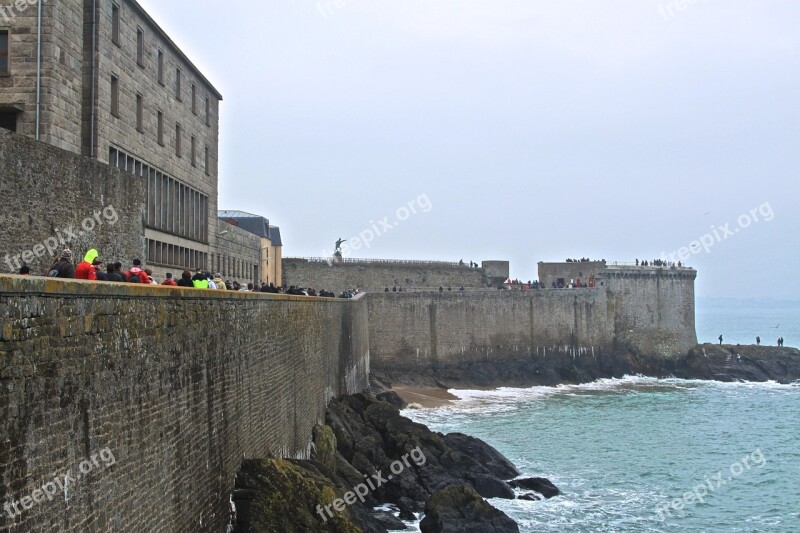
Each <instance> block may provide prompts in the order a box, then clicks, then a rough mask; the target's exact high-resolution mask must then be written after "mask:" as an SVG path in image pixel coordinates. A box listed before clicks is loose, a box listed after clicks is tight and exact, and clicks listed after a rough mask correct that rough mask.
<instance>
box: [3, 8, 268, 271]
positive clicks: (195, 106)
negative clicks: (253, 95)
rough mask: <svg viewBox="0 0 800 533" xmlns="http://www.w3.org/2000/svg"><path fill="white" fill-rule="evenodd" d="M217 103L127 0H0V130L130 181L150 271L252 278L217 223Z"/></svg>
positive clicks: (253, 265)
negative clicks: (142, 200) (136, 179)
mask: <svg viewBox="0 0 800 533" xmlns="http://www.w3.org/2000/svg"><path fill="white" fill-rule="evenodd" d="M221 100H222V95H221V94H220V93H219V91H218V90H217V89H216V88H214V86H213V85H212V84H211V82H210V81H209V80H208V79H207V78H206V77H205V76H204V75H203V73H202V72H200V70H198V69H197V67H195V65H194V64H193V63H192V61H191V60H190V59H189V58H188V57H187V56H186V55H185V54H184V53H183V52H182V51H181V50H180V48H178V47H177V45H176V44H175V43H174V42H173V41H172V39H170V37H169V36H168V35H167V34H166V32H164V30H162V29H161V27H160V26H159V25H158V24H157V23H156V22H155V21H154V20H153V19H152V18H151V17H150V16H149V15H148V14H147V13H146V12H145V11H144V9H143V8H142V7H141V6H140V5H139V3H138V2H136V1H135V0H59V1H58V2H52V1H47V0H42V1H38V0H0V127H3V128H6V129H9V130H12V131H15V132H17V133H21V134H23V135H27V136H30V137H33V138H35V139H37V140H39V141H42V142H45V143H48V144H51V145H54V146H57V147H59V148H63V149H65V150H68V151H71V152H74V153H77V154H81V155H84V156H87V157H91V158H93V159H96V160H98V161H100V162H103V163H108V164H110V165H112V166H115V167H118V168H120V169H122V170H124V171H126V172H130V173H132V174H134V175H136V176H140V177H141V178H142V180H144V181H145V183H146V208H145V210H144V213H143V216H144V227H145V234H144V238H145V243H144V249H145V254H146V257H145V260H146V263H147V264H148V266H150V267H151V268H153V269H154V271H155V272H156V273H163V272H166V271H167V270H172V271H174V270H176V269H182V268H203V269H207V270H215V271H221V272H222V274H223V275H224V276H231V277H235V278H237V279H240V280H241V281H254V282H255V281H257V280H258V278H259V276H258V275H257V272H258V271H259V268H260V264H259V263H260V257H259V256H260V251H259V250H258V249H254V250H247V252H246V253H244V249H243V248H242V247H241V246H240V245H239V244H240V243H239V244H236V245H234V244H232V243H231V241H230V238H229V237H230V236H231V235H230V234H231V233H232V230H231V229H230V228H227V227H224V226H221V225H220V223H219V222H218V220H217V217H216V216H215V215H216V212H217V193H218V155H219V107H220V101H221ZM221 235H227V236H228V238H224V239H223V238H218V237H220V236H221ZM239 238H240V239H239V240H242V239H244V240H247V239H246V238H245V237H244V236H242V235H239Z"/></svg>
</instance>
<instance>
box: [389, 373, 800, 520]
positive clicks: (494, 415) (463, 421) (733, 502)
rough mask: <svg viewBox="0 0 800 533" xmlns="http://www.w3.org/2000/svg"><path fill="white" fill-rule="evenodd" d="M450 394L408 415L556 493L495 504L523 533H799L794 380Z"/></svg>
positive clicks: (614, 383) (650, 381) (626, 382)
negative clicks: (499, 457)
mask: <svg viewBox="0 0 800 533" xmlns="http://www.w3.org/2000/svg"><path fill="white" fill-rule="evenodd" d="M451 392H453V393H454V394H456V395H457V396H459V398H461V400H460V401H457V402H454V404H453V405H450V406H447V407H442V408H437V409H408V410H406V411H405V413H404V414H406V415H407V416H410V417H411V418H413V419H415V420H417V421H419V422H422V423H424V424H427V425H428V426H430V427H431V429H433V430H436V431H442V432H445V433H447V432H452V431H459V432H462V433H467V434H469V435H473V436H476V437H479V438H481V439H483V440H485V441H487V442H488V443H490V444H491V445H493V446H495V447H496V448H497V449H498V450H500V452H502V453H503V454H504V455H506V456H507V457H508V458H509V459H511V460H512V461H513V462H514V463H515V464H516V465H517V466H518V468H519V469H520V470H521V471H522V474H523V476H543V477H547V478H549V479H550V480H551V481H553V482H554V483H555V484H556V485H557V486H558V487H559V488H560V489H561V490H562V492H563V495H562V496H558V497H556V498H553V499H551V500H547V501H540V502H528V501H524V500H500V499H493V500H491V503H492V504H493V505H494V506H496V507H498V508H500V509H502V510H503V511H505V512H506V513H507V514H508V515H510V516H511V517H512V518H514V519H515V520H516V521H517V523H518V524H519V525H520V530H521V531H530V532H533V531H537V532H538V531H568V532H620V533H621V532H640V531H653V532H672V531H709V532H712V531H726V532H727V531H731V532H754V531H769V532H794V533H796V532H800V384H794V385H778V384H774V383H766V384H756V383H719V382H706V381H693V380H690V381H687V380H678V379H667V380H661V379H655V378H643V377H626V378H623V379H619V380H601V381H598V382H595V383H591V384H586V385H576V386H559V387H534V388H530V389H508V388H503V389H498V390H495V391H451ZM700 499H702V501H700ZM671 504H672V505H671Z"/></svg>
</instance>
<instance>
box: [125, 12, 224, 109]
mask: <svg viewBox="0 0 800 533" xmlns="http://www.w3.org/2000/svg"><path fill="white" fill-rule="evenodd" d="M129 1H130V3H131V5H132V6H133V7H134V9H136V10H137V11H138V12H139V15H141V17H142V18H143V19H145V20H146V21H147V23H148V24H150V25H151V26H153V29H155V30H156V32H157V33H158V34H159V35H160V36H161V38H162V39H164V41H166V43H167V44H168V45H170V46H171V47H172V49H173V50H174V51H175V53H176V54H177V55H178V57H180V58H181V59H182V60H183V61H184V62H185V63H186V64H187V65H189V67H190V68H191V69H192V70H193V71H194V73H195V74H196V75H197V77H198V78H200V81H202V82H203V83H205V84H206V85H207V86H208V88H209V89H211V92H213V93H214V95H215V96H216V97H217V98H218V99H219V100H222V95H221V94H220V92H219V91H218V90H217V88H216V87H214V85H213V84H212V83H211V82H210V81H208V78H206V77H205V76H204V75H203V73H202V72H200V69H199V68H197V67H196V66H195V65H194V63H192V60H191V59H189V57H188V56H187V55H186V54H184V53H183V50H181V49H180V47H179V46H178V45H177V44H175V41H173V40H172V38H171V37H170V36H169V35H167V32H165V31H164V30H163V29H162V28H161V26H159V25H158V23H157V22H156V21H155V20H154V19H153V17H151V16H150V14H149V13H147V11H145V10H144V8H143V7H142V6H141V5H139V2H137V1H136V0H129Z"/></svg>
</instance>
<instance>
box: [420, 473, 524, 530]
mask: <svg viewBox="0 0 800 533" xmlns="http://www.w3.org/2000/svg"><path fill="white" fill-rule="evenodd" d="M420 530H421V531H422V533H518V532H519V527H518V526H517V524H516V522H514V521H513V520H512V519H511V518H509V517H508V515H506V514H505V513H503V512H502V511H499V510H498V509H495V508H494V507H492V506H491V505H489V504H488V503H486V502H485V501H484V499H483V498H481V496H480V494H478V493H477V492H475V489H473V488H472V487H470V486H469V485H465V484H460V485H451V486H449V487H447V488H444V489H442V490H440V491H437V492H436V493H435V494H434V495H433V496H431V498H430V499H429V500H428V502H427V503H426V504H425V518H423V519H422V522H421V523H420Z"/></svg>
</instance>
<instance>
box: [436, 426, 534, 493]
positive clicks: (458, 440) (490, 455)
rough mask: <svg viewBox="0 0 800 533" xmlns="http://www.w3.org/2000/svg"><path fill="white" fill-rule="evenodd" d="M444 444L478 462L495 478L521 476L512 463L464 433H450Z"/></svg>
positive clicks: (445, 437) (483, 443)
mask: <svg viewBox="0 0 800 533" xmlns="http://www.w3.org/2000/svg"><path fill="white" fill-rule="evenodd" d="M444 442H445V444H447V445H448V446H450V448H452V449H454V450H458V451H459V452H461V453H463V454H464V455H468V456H470V457H472V458H473V459H475V460H476V461H478V462H479V463H480V464H481V465H483V466H484V468H486V469H487V470H488V471H489V472H491V474H492V475H493V476H495V477H498V478H500V479H512V478H515V477H517V476H518V475H519V470H517V467H515V466H514V464H513V463H512V462H511V461H509V460H508V459H506V458H505V457H504V456H503V455H502V454H501V453H500V452H498V451H497V450H495V449H494V448H492V447H491V446H489V445H488V444H486V443H485V442H483V441H482V440H481V439H476V438H475V437H470V436H469V435H464V434H463V433H448V434H447V435H445V436H444ZM478 492H480V491H478Z"/></svg>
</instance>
